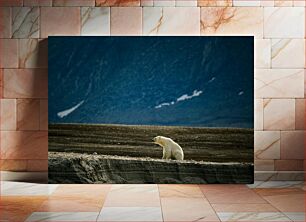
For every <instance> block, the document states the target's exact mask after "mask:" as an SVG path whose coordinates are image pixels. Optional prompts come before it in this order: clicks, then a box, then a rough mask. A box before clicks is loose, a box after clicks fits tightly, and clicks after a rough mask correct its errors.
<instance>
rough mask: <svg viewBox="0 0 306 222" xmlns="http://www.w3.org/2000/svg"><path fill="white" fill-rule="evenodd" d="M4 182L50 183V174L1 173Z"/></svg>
mask: <svg viewBox="0 0 306 222" xmlns="http://www.w3.org/2000/svg"><path fill="white" fill-rule="evenodd" d="M1 180H2V181H18V182H30V183H31V182H33V183H48V172H12V171H1Z"/></svg>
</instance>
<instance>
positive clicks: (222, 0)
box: [198, 0, 233, 7]
mask: <svg viewBox="0 0 306 222" xmlns="http://www.w3.org/2000/svg"><path fill="white" fill-rule="evenodd" d="M198 6H202V7H203V6H205V7H209V6H210V7H213V6H219V7H226V6H233V1H232V0H198Z"/></svg>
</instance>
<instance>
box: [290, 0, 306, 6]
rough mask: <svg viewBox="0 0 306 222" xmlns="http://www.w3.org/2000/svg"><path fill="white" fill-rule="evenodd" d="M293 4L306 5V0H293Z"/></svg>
mask: <svg viewBox="0 0 306 222" xmlns="http://www.w3.org/2000/svg"><path fill="white" fill-rule="evenodd" d="M293 6H295V7H305V6H306V2H305V1H304V0H293Z"/></svg>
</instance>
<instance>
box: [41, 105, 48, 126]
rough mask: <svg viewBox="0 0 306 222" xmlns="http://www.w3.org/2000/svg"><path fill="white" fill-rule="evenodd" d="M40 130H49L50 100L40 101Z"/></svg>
mask: <svg viewBox="0 0 306 222" xmlns="http://www.w3.org/2000/svg"><path fill="white" fill-rule="evenodd" d="M39 129H40V130H48V100H47V99H41V100H40V109H39Z"/></svg>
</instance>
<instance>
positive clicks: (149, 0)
mask: <svg viewBox="0 0 306 222" xmlns="http://www.w3.org/2000/svg"><path fill="white" fill-rule="evenodd" d="M153 2H154V0H141V1H140V5H141V6H153Z"/></svg>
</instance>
